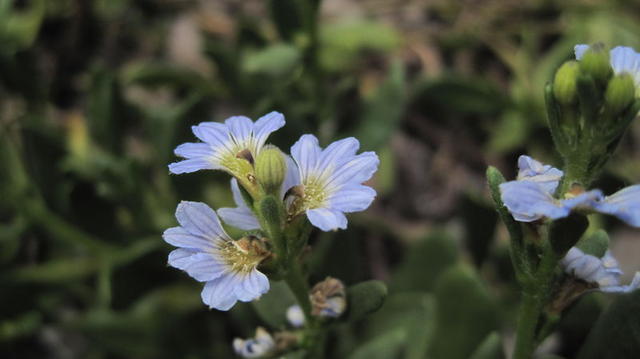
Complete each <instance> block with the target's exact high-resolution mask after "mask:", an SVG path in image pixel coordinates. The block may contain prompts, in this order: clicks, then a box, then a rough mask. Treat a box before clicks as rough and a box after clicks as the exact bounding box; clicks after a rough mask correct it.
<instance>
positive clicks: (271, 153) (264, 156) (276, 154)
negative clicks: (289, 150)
mask: <svg viewBox="0 0 640 359" xmlns="http://www.w3.org/2000/svg"><path fill="white" fill-rule="evenodd" d="M255 173H256V177H257V179H258V182H259V183H260V184H261V185H262V189H263V190H264V191H265V192H266V193H269V194H276V195H278V194H279V192H280V187H281V186H282V182H283V181H284V176H285V175H286V173H287V163H286V161H285V158H284V155H283V154H282V151H280V149H278V148H277V147H275V146H265V147H264V148H263V149H262V151H260V154H259V155H258V157H257V158H256V163H255Z"/></svg>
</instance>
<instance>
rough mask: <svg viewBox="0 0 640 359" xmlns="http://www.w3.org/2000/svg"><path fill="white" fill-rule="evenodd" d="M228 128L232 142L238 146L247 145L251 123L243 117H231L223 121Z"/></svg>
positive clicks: (251, 129) (251, 130) (251, 128)
mask: <svg viewBox="0 0 640 359" xmlns="http://www.w3.org/2000/svg"><path fill="white" fill-rule="evenodd" d="M224 124H225V125H227V127H228V128H229V133H230V134H231V136H232V138H233V140H234V142H235V143H236V144H238V145H242V144H245V145H246V144H248V143H249V141H250V139H251V134H252V132H253V122H252V121H251V120H250V119H249V118H248V117H245V116H232V117H229V118H228V119H226V120H225V121H224Z"/></svg>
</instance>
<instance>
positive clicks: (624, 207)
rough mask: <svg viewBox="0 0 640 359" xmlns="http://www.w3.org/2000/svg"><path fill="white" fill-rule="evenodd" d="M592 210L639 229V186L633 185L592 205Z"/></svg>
mask: <svg viewBox="0 0 640 359" xmlns="http://www.w3.org/2000/svg"><path fill="white" fill-rule="evenodd" d="M594 210H596V211H597V212H600V213H605V214H609V215H612V216H616V217H618V218H619V219H620V220H622V221H624V222H626V223H627V224H628V225H630V226H632V227H640V185H633V186H629V187H626V188H623V189H621V190H620V191H618V192H616V193H614V194H612V195H611V196H607V197H605V198H604V199H603V200H602V201H599V202H596V203H595V204H594Z"/></svg>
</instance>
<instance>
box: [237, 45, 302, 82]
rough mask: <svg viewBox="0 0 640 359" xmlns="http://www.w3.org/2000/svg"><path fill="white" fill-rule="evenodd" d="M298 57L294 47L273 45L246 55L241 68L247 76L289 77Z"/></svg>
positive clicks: (298, 59)
mask: <svg viewBox="0 0 640 359" xmlns="http://www.w3.org/2000/svg"><path fill="white" fill-rule="evenodd" d="M300 57H301V54H300V51H299V50H298V49H297V48H296V47H295V46H292V45H288V44H274V45H270V46H267V47H266V48H264V49H261V50H257V51H252V52H249V53H248V54H246V55H245V56H244V58H243V66H242V68H243V69H244V71H245V72H246V73H248V74H264V75H268V76H272V77H274V78H277V77H282V76H286V75H290V74H291V72H292V71H293V69H294V68H295V66H296V65H297V64H298V63H299V61H300Z"/></svg>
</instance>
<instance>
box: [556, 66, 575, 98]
mask: <svg viewBox="0 0 640 359" xmlns="http://www.w3.org/2000/svg"><path fill="white" fill-rule="evenodd" d="M578 71H579V66H578V63H577V62H576V61H567V62H565V63H564V64H563V65H562V66H561V67H560V68H559V69H558V71H557V72H556V76H555V78H554V80H553V94H554V96H555V97H556V100H557V101H558V102H559V103H561V104H563V105H571V104H573V103H575V102H576V99H577V97H576V79H577V78H578Z"/></svg>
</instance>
